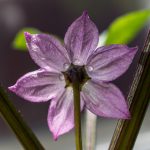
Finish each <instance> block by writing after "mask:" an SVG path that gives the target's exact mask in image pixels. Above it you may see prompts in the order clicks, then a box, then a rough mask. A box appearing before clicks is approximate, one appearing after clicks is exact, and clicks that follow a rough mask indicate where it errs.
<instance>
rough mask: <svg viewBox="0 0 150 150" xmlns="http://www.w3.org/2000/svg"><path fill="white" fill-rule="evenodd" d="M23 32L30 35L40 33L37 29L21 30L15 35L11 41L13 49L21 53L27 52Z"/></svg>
mask: <svg viewBox="0 0 150 150" xmlns="http://www.w3.org/2000/svg"><path fill="white" fill-rule="evenodd" d="M24 32H29V33H31V34H36V33H40V31H39V30H38V29H35V28H23V29H21V30H20V31H19V32H18V33H17V35H16V37H15V39H14V41H13V48H15V49H17V50H22V51H26V50H27V47H26V42H25V37H24Z"/></svg>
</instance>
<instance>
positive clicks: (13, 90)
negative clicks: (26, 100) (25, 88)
mask: <svg viewBox="0 0 150 150" xmlns="http://www.w3.org/2000/svg"><path fill="white" fill-rule="evenodd" d="M8 89H9V90H10V91H12V92H15V91H16V87H15V86H10V87H8Z"/></svg>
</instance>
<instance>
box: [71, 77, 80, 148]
mask: <svg viewBox="0 0 150 150" xmlns="http://www.w3.org/2000/svg"><path fill="white" fill-rule="evenodd" d="M72 86H73V94H74V122H75V141H76V150H82V135H81V115H80V84H79V82H78V80H76V79H75V80H73V83H72Z"/></svg>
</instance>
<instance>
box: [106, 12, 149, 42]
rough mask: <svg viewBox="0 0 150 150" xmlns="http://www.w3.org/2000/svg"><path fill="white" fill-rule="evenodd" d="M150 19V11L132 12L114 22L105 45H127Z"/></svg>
mask: <svg viewBox="0 0 150 150" xmlns="http://www.w3.org/2000/svg"><path fill="white" fill-rule="evenodd" d="M149 17H150V10H140V11H135V12H130V13H128V14H126V15H123V16H120V17H118V18H117V19H116V20H114V21H113V22H112V23H111V24H110V26H109V28H108V30H107V38H106V41H105V44H106V45H108V44H127V43H129V42H130V41H132V40H133V38H135V36H136V35H137V33H138V32H139V31H140V30H141V29H142V28H143V27H144V25H145V24H146V22H147V21H148V19H149Z"/></svg>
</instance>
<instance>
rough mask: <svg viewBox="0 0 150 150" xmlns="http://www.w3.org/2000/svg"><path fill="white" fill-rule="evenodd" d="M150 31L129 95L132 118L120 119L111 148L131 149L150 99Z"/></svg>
mask: <svg viewBox="0 0 150 150" xmlns="http://www.w3.org/2000/svg"><path fill="white" fill-rule="evenodd" d="M149 89H150V32H149V34H148V36H147V39H146V42H145V45H144V49H143V51H142V53H141V57H140V60H139V64H138V67H137V71H136V74H135V77H134V80H133V83H132V86H131V89H130V92H129V95H128V101H129V106H130V112H131V120H119V121H118V124H117V126H116V129H115V132H114V135H113V138H112V141H111V144H110V147H109V150H131V149H132V148H133V146H134V143H135V140H136V137H137V135H138V132H139V130H140V126H141V124H142V121H143V119H144V116H145V113H146V110H147V107H148V104H149V100H150V92H149Z"/></svg>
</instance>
